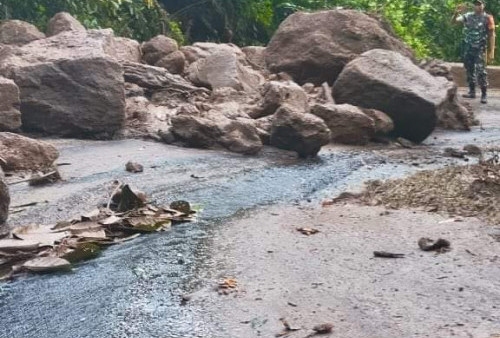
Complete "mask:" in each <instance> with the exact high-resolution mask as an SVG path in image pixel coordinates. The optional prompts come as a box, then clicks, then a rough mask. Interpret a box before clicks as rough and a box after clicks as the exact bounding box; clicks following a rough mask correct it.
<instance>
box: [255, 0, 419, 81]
mask: <svg viewBox="0 0 500 338" xmlns="http://www.w3.org/2000/svg"><path fill="white" fill-rule="evenodd" d="M375 48H381V49H388V50H394V51H397V52H400V53H402V54H403V55H405V56H408V57H410V56H412V51H411V50H410V49H409V48H408V47H407V46H406V45H405V44H404V43H403V42H401V41H400V40H399V39H398V38H396V37H395V36H394V35H392V34H391V33H390V32H388V31H387V30H386V29H385V27H384V25H383V24H382V23H381V22H380V21H378V20H376V19H375V18H373V17H370V16H368V15H366V14H364V13H362V12H360V11H355V10H345V9H335V10H329V11H320V12H313V13H306V12H298V13H295V14H292V15H290V16H289V17H288V18H287V19H286V20H285V21H284V22H283V23H281V25H280V26H279V28H278V30H277V31H276V33H275V34H274V36H273V37H272V39H271V41H270V42H269V45H268V46H267V48H266V50H265V52H264V55H265V59H266V63H267V66H268V68H269V70H270V71H271V72H273V73H278V72H286V73H288V74H290V75H292V76H293V79H294V80H295V81H297V82H298V83H299V84H304V83H306V82H312V83H314V84H316V85H320V84H322V83H323V82H325V81H326V82H328V83H330V84H332V83H333V82H334V81H335V79H336V78H337V76H338V75H339V74H340V72H341V71H342V69H343V68H344V66H345V65H346V64H347V63H349V62H350V61H352V60H353V59H354V58H356V57H357V56H359V55H360V54H362V53H364V52H366V51H369V50H371V49H375Z"/></svg>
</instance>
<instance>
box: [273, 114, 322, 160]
mask: <svg viewBox="0 0 500 338" xmlns="http://www.w3.org/2000/svg"><path fill="white" fill-rule="evenodd" d="M330 137H331V136H330V130H329V129H328V127H327V125H326V124H325V122H324V121H323V120H322V119H320V118H319V117H317V116H314V115H312V114H309V113H304V112H300V111H295V110H294V108H292V107H288V106H286V105H285V106H282V107H280V108H279V109H278V111H277V112H276V113H275V114H274V117H273V124H272V129H271V139H270V144H271V145H272V146H274V147H277V148H281V149H285V150H293V151H295V152H297V154H298V155H299V156H300V157H303V158H305V157H313V156H316V155H317V154H318V152H319V151H320V149H321V147H322V146H324V145H326V144H328V143H329V142H330Z"/></svg>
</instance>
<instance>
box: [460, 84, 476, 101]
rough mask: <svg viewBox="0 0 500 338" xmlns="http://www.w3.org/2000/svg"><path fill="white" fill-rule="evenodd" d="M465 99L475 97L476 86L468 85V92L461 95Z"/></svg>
mask: <svg viewBox="0 0 500 338" xmlns="http://www.w3.org/2000/svg"><path fill="white" fill-rule="evenodd" d="M462 96H463V97H465V98H466V99H475V98H476V87H475V86H469V93H468V94H464V95H462Z"/></svg>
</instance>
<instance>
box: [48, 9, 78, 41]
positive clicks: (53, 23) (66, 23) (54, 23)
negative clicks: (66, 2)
mask: <svg viewBox="0 0 500 338" xmlns="http://www.w3.org/2000/svg"><path fill="white" fill-rule="evenodd" d="M70 31H79V32H83V31H85V27H83V25H82V24H81V23H80V22H79V21H78V20H77V19H75V18H74V17H72V16H71V14H69V13H67V12H60V13H57V14H56V15H54V16H53V17H52V19H50V21H49V24H48V25H47V36H54V35H57V34H59V33H62V32H70Z"/></svg>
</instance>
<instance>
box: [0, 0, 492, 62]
mask: <svg viewBox="0 0 500 338" xmlns="http://www.w3.org/2000/svg"><path fill="white" fill-rule="evenodd" d="M459 3H461V1H457V0H236V1H235V0H0V9H1V16H0V18H1V19H9V18H14V19H21V20H26V21H29V22H32V23H34V24H35V25H37V26H38V27H39V28H41V29H42V30H44V29H45V26H46V24H47V21H48V20H49V19H50V17H52V16H53V15H54V14H55V13H57V12H60V11H67V12H70V13H71V14H73V15H74V16H75V17H77V18H78V19H79V20H80V21H81V22H82V23H83V24H84V25H85V26H86V27H88V28H105V27H110V28H113V29H114V30H115V32H116V34H117V35H120V36H127V37H132V38H135V39H138V40H147V39H149V38H151V37H153V36H155V35H157V34H160V33H163V34H167V35H170V36H172V37H174V38H175V39H177V40H178V41H179V42H180V43H191V42H194V41H217V42H234V43H236V44H239V45H254V44H257V45H265V44H266V43H267V42H268V41H269V39H270V38H271V36H272V34H273V32H274V31H275V30H276V28H277V27H278V25H279V24H280V23H281V22H282V21H283V20H284V19H285V18H286V17H287V16H288V15H290V14H291V13H293V12H295V11H299V10H306V11H311V10H319V9H325V8H335V7H344V8H354V9H359V10H363V11H368V12H372V13H376V14H378V15H380V16H382V17H384V18H385V19H386V20H387V21H388V22H389V23H390V24H391V25H392V27H393V29H394V31H395V32H396V34H398V35H399V36H400V37H401V38H402V39H403V40H404V41H406V42H407V43H408V44H409V45H410V46H411V47H412V48H413V49H414V50H415V51H416V53H417V55H418V56H419V57H438V58H442V59H446V60H458V59H460V47H461V28H460V27H456V26H453V25H452V24H451V16H452V15H453V11H454V9H455V8H456V6H457V5H458V4H459ZM471 6H472V5H471ZM487 11H488V12H489V13H491V14H493V15H494V17H495V19H496V21H497V22H498V21H499V20H500V2H498V1H488V4H487ZM497 50H499V52H497V53H496V54H497V61H500V49H499V48H498V47H497Z"/></svg>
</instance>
